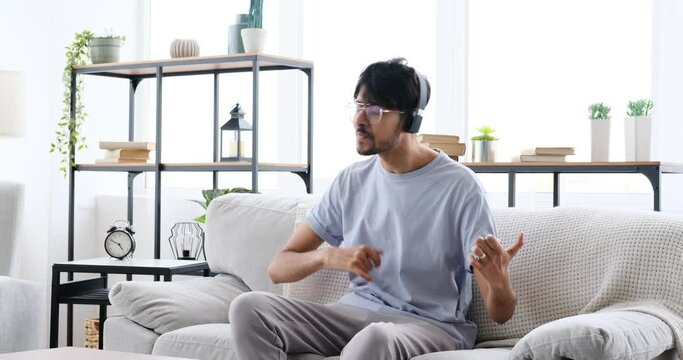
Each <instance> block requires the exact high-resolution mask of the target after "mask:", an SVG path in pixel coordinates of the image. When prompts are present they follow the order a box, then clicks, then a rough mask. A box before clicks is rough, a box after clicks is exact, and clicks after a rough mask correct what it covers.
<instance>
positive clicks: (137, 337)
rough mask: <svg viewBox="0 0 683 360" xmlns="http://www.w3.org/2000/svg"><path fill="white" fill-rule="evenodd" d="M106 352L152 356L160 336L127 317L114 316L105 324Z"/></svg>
mask: <svg viewBox="0 0 683 360" xmlns="http://www.w3.org/2000/svg"><path fill="white" fill-rule="evenodd" d="M103 338H104V344H103V345H104V346H103V348H104V350H111V351H121V352H131V353H139V354H151V353H152V348H154V342H155V341H157V339H158V338H159V334H157V333H155V332H154V331H152V330H150V329H147V328H144V327H142V326H140V324H137V323H134V322H132V321H131V320H129V319H126V317H125V316H112V317H109V318H107V321H105V322H104V334H103Z"/></svg>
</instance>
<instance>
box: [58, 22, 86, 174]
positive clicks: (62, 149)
mask: <svg viewBox="0 0 683 360" xmlns="http://www.w3.org/2000/svg"><path fill="white" fill-rule="evenodd" d="M93 37H95V35H94V34H93V33H92V32H91V31H90V30H87V29H86V30H83V32H81V33H76V37H75V39H74V41H73V42H72V43H71V45H70V46H67V47H66V66H65V67H64V72H63V73H62V82H63V83H64V95H63V99H62V117H61V118H60V119H59V122H58V123H57V127H58V129H57V131H56V134H57V138H56V139H55V142H54V143H51V144H50V152H51V153H54V152H56V153H58V154H59V155H60V156H61V160H60V165H59V171H60V172H62V174H64V177H66V174H67V169H68V168H69V166H70V165H71V166H73V165H75V163H74V160H75V159H74V156H73V155H72V152H71V150H72V148H73V147H75V148H76V149H78V150H82V149H84V148H85V147H86V145H85V136H83V135H81V126H82V125H83V123H84V122H85V118H86V117H87V116H88V114H87V113H86V112H85V108H84V106H83V102H82V100H81V96H82V95H81V94H83V78H82V77H79V76H76V103H75V106H74V108H75V110H76V114H75V115H76V116H75V118H73V119H72V118H71V111H70V109H71V71H72V70H73V69H74V68H75V67H76V66H82V65H87V64H88V61H90V48H89V47H88V45H89V42H90V39H92V38H93Z"/></svg>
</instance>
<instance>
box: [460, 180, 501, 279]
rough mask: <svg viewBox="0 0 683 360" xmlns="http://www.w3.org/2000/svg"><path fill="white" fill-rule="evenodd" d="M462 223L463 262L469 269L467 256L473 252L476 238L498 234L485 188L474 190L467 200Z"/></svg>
mask: <svg viewBox="0 0 683 360" xmlns="http://www.w3.org/2000/svg"><path fill="white" fill-rule="evenodd" d="M461 224H462V226H461V229H460V236H461V238H462V239H463V241H462V245H463V249H462V251H463V255H464V259H463V264H466V268H467V269H469V263H468V261H467V257H468V256H469V255H470V254H471V253H472V247H473V246H474V242H475V240H477V238H478V237H480V236H482V237H483V236H486V235H489V234H491V235H496V224H495V222H494V220H493V214H491V209H490V208H489V204H488V202H487V201H486V193H485V192H484V191H483V190H481V191H477V192H474V193H473V194H472V195H471V196H470V198H469V199H468V200H467V202H465V206H464V208H463V212H462V221H461Z"/></svg>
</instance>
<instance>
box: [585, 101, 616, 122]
mask: <svg viewBox="0 0 683 360" xmlns="http://www.w3.org/2000/svg"><path fill="white" fill-rule="evenodd" d="M610 110H612V108H610V107H609V106H607V105H605V104H603V103H595V104H591V106H590V107H588V118H589V119H591V120H609V119H611V118H612V116H611V115H610V114H609V112H610Z"/></svg>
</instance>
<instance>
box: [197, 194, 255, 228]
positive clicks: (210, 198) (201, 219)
mask: <svg viewBox="0 0 683 360" xmlns="http://www.w3.org/2000/svg"><path fill="white" fill-rule="evenodd" d="M250 192H251V190H249V189H246V188H242V187H236V188H228V189H209V190H202V196H203V197H204V201H203V202H202V201H200V200H190V201H192V202H194V203H197V204H199V206H201V207H202V208H204V210H206V209H208V207H209V204H211V201H213V199H215V198H217V197H219V196H223V195H225V194H230V193H250ZM194 221H196V222H200V223H202V224H204V223H205V222H206V214H204V215H202V216H199V217H197V218H195V219H194Z"/></svg>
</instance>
